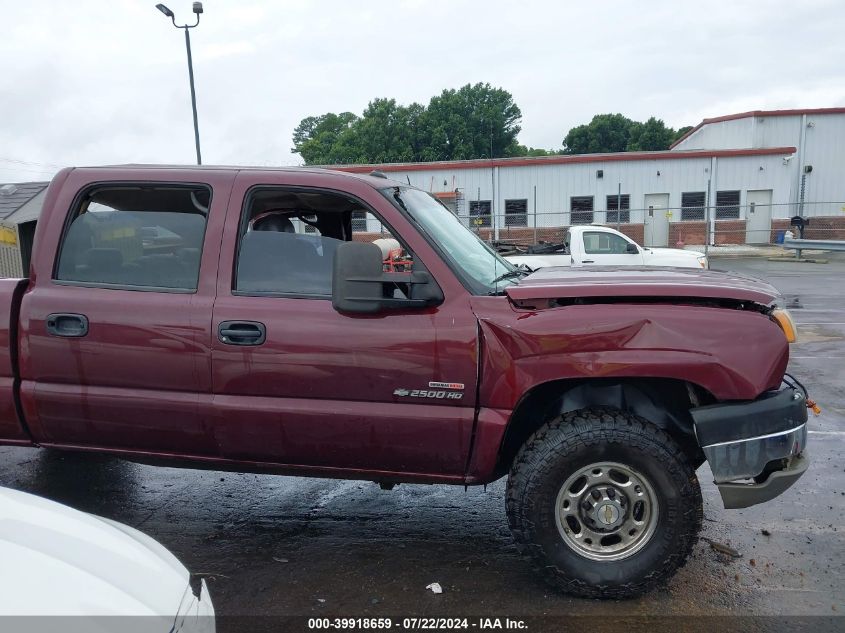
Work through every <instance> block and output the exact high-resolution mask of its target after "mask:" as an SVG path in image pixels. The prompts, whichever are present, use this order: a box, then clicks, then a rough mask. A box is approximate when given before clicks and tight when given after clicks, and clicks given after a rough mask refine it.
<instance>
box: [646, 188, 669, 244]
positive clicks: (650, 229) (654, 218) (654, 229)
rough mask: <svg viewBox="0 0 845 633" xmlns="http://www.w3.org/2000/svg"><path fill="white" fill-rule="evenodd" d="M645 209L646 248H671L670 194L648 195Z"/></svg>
mask: <svg viewBox="0 0 845 633" xmlns="http://www.w3.org/2000/svg"><path fill="white" fill-rule="evenodd" d="M644 207H645V232H644V235H643V241H644V242H645V244H644V246H654V247H663V246H669V215H668V214H669V213H670V211H669V194H668V193H647V194H646V195H645V205H644Z"/></svg>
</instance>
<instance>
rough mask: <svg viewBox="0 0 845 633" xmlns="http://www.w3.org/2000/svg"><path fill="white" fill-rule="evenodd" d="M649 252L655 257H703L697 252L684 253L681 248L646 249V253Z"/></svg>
mask: <svg viewBox="0 0 845 633" xmlns="http://www.w3.org/2000/svg"><path fill="white" fill-rule="evenodd" d="M649 251H650V252H651V254H652V255H653V256H655V257H660V258H663V257H686V258H689V259H698V258H699V257H703V256H704V253H699V252H698V251H685V250H684V249H682V248H651V247H648V248H646V252H649Z"/></svg>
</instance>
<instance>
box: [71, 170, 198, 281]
mask: <svg viewBox="0 0 845 633" xmlns="http://www.w3.org/2000/svg"><path fill="white" fill-rule="evenodd" d="M210 201H211V190H210V189H209V188H208V187H203V186H199V185H179V184H173V185H169V184H160V185H147V184H144V185H135V184H132V183H129V184H126V185H120V184H115V185H104V186H101V187H97V188H93V189H90V190H89V191H88V192H87V193H86V194H85V195H84V196H83V197H82V199H81V200H80V202H79V203H78V206H77V207H76V208H75V209H73V212H72V213H73V217H72V220H71V223H70V226H69V227H68V228H67V231H66V232H65V234H64V236H63V238H62V244H61V246H60V251H59V264H58V267H57V271H56V272H57V274H56V279H57V280H59V281H65V282H70V283H80V284H84V285H91V286H102V287H116V288H124V287H144V288H149V289H160V290H162V291H167V290H169V291H171V292H172V291H194V290H196V288H197V279H198V277H199V269H200V256H201V255H202V243H203V238H204V235H205V225H206V219H207V216H208V208H209V204H210Z"/></svg>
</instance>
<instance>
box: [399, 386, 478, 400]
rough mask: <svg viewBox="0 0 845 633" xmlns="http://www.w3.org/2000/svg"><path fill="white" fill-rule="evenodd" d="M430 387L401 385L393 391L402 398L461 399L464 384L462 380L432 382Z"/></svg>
mask: <svg viewBox="0 0 845 633" xmlns="http://www.w3.org/2000/svg"><path fill="white" fill-rule="evenodd" d="M428 387H429V388H428V389H405V388H403V387H400V388H399V389H395V390H394V391H393V395H394V396H399V397H401V398H406V397H407V398H435V399H439V400H460V399H461V398H463V396H464V394H463V393H462V391H463V388H464V385H463V383H460V382H430V383H428ZM446 389H460V390H461V391H445V390H446Z"/></svg>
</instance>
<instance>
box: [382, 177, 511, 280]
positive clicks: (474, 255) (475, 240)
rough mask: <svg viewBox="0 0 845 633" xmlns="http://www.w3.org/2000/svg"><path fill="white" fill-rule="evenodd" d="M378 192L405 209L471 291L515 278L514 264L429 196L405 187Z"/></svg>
mask: <svg viewBox="0 0 845 633" xmlns="http://www.w3.org/2000/svg"><path fill="white" fill-rule="evenodd" d="M382 192H383V193H384V195H386V196H387V197H388V198H391V199H394V200H395V201H396V202H397V203H399V204H400V206H402V207H403V208H404V209H405V210H406V211H407V212H408V214H409V215H410V216H411V220H412V221H413V222H414V223H415V224H416V225H417V226H418V227H419V229H420V230H421V231H422V232H423V233H424V234H426V235H428V237H429V238H430V239H431V241H432V242H434V244H435V245H436V246H437V247H438V248H439V249H440V250H441V251H442V252H443V255H444V256H445V257H446V258H447V259H448V260H449V261H450V262H451V263H452V264H453V265H454V266H453V267H454V268H457V269H458V270H459V271H460V273H459V274H461V276H463V277H464V279H465V280H466V281H467V282H469V284H470V285H471V286H472V291H473V292H476V293H478V294H495V293H497V292H499V289H500V288H502V287H504V286H508V285H511V284H514V283H517V282H518V277H519V275H517V274H516V273H517V272H518V269H517V267H516V266H514V265H513V264H511V263H510V262H508V261H507V260H505V259H503V258H502V257H501V256H500V255H499V254H498V253H496V252H495V251H494V250H493V249H492V248H490V246H488V245H487V244H486V243H485V242H483V241H482V240H481V239H480V238H479V237H478V236H477V235H476V234H475V233H473V232H472V231H470V230H469V229H468V228H467V227H465V226H464V225H463V224H462V223H461V221H460V220H459V219H458V218H457V217H456V216H455V215H454V214H453V213H452V212H451V211H449V209H447V208H446V207H445V206H443V205H442V204H441V203H440V202H438V201H437V200H435V199H434V197H433V196H431V195H429V194H427V193H425V192H424V191H420V190H419V189H411V188H408V187H391V188H390V189H384V190H383V191H382ZM508 273H513V274H512V275H508ZM506 275H507V276H506Z"/></svg>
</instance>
